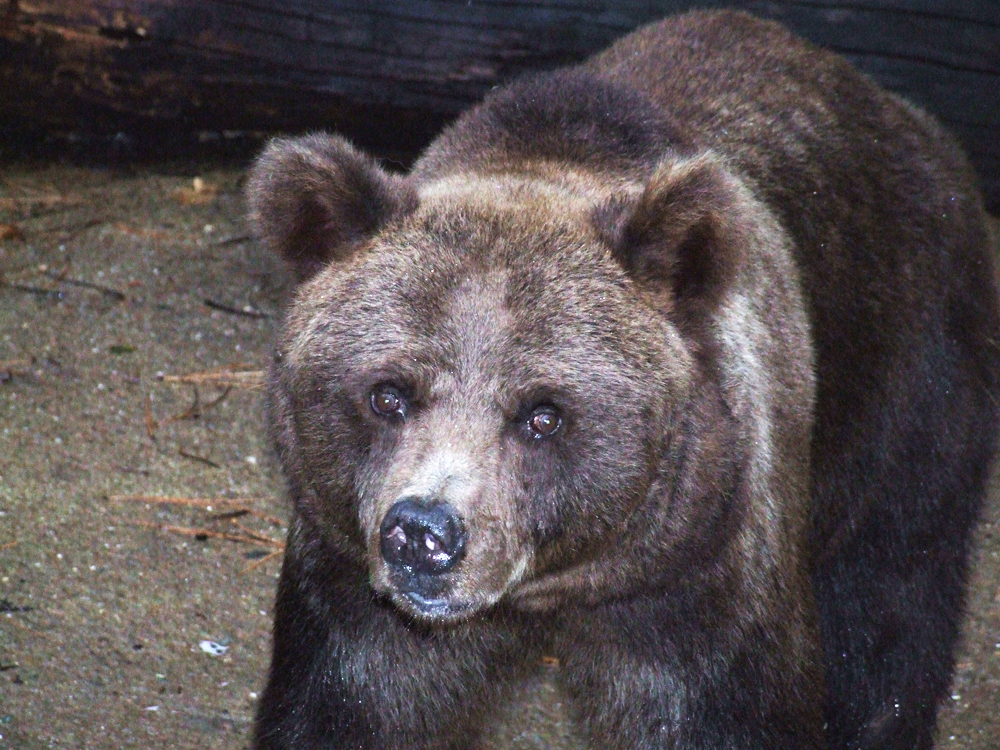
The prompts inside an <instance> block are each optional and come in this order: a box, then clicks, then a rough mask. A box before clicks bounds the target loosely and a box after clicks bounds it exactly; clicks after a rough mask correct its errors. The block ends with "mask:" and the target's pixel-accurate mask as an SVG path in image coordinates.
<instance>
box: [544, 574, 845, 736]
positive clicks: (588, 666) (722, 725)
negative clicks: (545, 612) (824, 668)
mask: <svg viewBox="0 0 1000 750" xmlns="http://www.w3.org/2000/svg"><path fill="white" fill-rule="evenodd" d="M660 597H662V598H660ZM685 598H686V597H685V596H684V595H683V594H679V595H678V596H677V597H676V598H668V595H662V594H661V595H658V596H657V597H650V598H639V599H634V600H628V601H617V602H610V603H606V604H602V605H599V606H597V607H593V608H589V609H582V608H581V610H580V611H577V612H572V613H567V615H566V617H565V618H564V621H563V625H562V627H561V628H560V631H561V632H560V634H559V636H558V645H557V648H556V651H557V654H558V656H559V658H560V662H561V664H562V669H561V670H560V679H561V681H562V683H563V686H564V688H565V689H566V690H567V692H568V693H569V695H570V696H571V698H572V701H573V704H574V709H575V712H576V714H577V719H578V721H579V723H580V725H581V728H582V729H583V730H584V733H585V734H586V735H588V736H589V738H590V741H591V746H592V747H595V748H597V747H613V748H617V749H618V750H639V749H640V748H641V749H642V750H652V749H653V748H671V749H673V748H684V750H720V749H721V748H726V750H751V749H752V750H821V749H822V748H826V747H827V744H826V741H825V739H824V730H823V721H822V714H821V709H822V706H823V689H822V678H821V675H820V670H819V667H818V662H817V657H818V654H816V647H815V632H814V630H815V629H814V628H812V627H808V626H804V625H802V624H795V623H790V622H788V621H785V622H779V621H775V622H772V623H769V624H768V625H762V624H761V623H760V622H759V621H758V622H752V621H748V620H747V621H743V622H740V621H738V620H731V619H728V620H727V616H728V615H729V614H730V613H728V612H726V613H721V612H719V611H714V612H710V613H708V614H705V611H704V610H702V613H701V614H699V613H698V609H699V608H697V607H690V606H685V605H686V604H689V603H690V602H685V601H683V600H684V599H685ZM720 609H723V610H724V609H725V607H721V608H720ZM789 614H790V615H791V617H793V618H795V617H796V615H795V614H792V613H789Z"/></svg>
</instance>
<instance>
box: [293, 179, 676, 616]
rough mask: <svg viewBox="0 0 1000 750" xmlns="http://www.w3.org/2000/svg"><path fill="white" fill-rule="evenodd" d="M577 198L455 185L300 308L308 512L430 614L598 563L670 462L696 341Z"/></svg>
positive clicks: (298, 378)
mask: <svg viewBox="0 0 1000 750" xmlns="http://www.w3.org/2000/svg"><path fill="white" fill-rule="evenodd" d="M560 198H562V199H560ZM571 203H572V202H571V201H569V202H568V201H567V200H566V199H565V197H564V196H560V195H557V194H553V193H552V191H547V190H545V189H540V188H537V187H536V186H533V185H531V184H530V183H515V182H512V181H510V180H506V181H501V180H489V181H487V180H482V181H473V182H469V181H464V182H463V183H462V184H461V185H460V186H454V187H452V188H447V187H446V188H438V189H437V190H436V191H433V192H432V193H431V194H427V195H423V196H421V200H420V207H419V208H418V209H417V210H416V211H415V212H414V213H413V214H411V215H409V216H407V217H405V218H404V219H403V220H402V221H400V222H398V223H396V224H394V225H393V226H391V227H389V228H387V229H386V230H384V231H383V232H381V233H380V234H378V235H377V236H376V237H374V238H373V239H372V240H371V242H370V243H369V244H367V245H366V246H364V247H363V248H360V249H359V250H358V251H357V252H356V254H354V255H353V256H352V257H351V258H350V259H348V260H346V261H345V262H343V263H334V264H332V265H331V266H329V267H327V268H326V269H325V270H323V271H322V272H320V273H319V274H318V275H317V276H316V277H314V278H313V279H312V280H311V281H309V282H307V283H306V285H305V286H304V287H303V288H302V289H301V290H300V292H299V294H298V301H297V303H296V305H295V307H294V308H293V310H292V312H291V314H290V316H289V320H288V324H287V325H286V333H285V339H284V341H283V343H282V345H281V351H282V362H281V366H280V368H279V369H280V376H279V379H278V384H279V386H278V387H280V388H282V389H283V390H284V391H285V392H284V393H282V394H281V396H280V397H279V398H280V399H282V400H284V401H285V402H286V403H287V410H286V414H287V415H288V416H289V418H290V419H291V421H292V424H290V425H287V426H285V429H286V430H292V431H294V437H293V438H291V440H290V442H291V443H292V444H293V447H292V450H294V451H295V452H296V454H297V455H296V459H295V461H294V464H295V466H298V467H303V468H305V469H306V472H307V475H306V476H303V477H302V478H301V481H303V482H304V483H307V484H308V485H309V488H310V492H309V493H308V494H307V495H306V496H305V497H308V498H309V501H308V502H309V504H310V505H311V506H312V507H309V508H308V509H307V512H308V513H309V514H310V515H312V516H313V517H315V518H316V519H318V520H319V524H320V527H321V528H322V529H323V530H324V531H325V533H327V534H329V535H331V536H333V537H340V538H341V539H340V540H339V541H338V542H336V543H339V544H341V545H346V544H348V543H349V542H348V540H351V541H353V542H354V543H355V544H358V545H362V546H363V549H364V553H363V554H364V556H365V560H366V561H367V566H368V570H369V574H370V580H371V582H372V585H373V586H374V588H375V589H376V590H377V591H379V592H382V593H385V594H388V595H390V596H391V597H392V598H393V600H394V601H395V602H396V604H397V605H398V606H399V607H400V608H402V609H404V610H405V611H407V612H409V613H411V614H413V615H417V616H420V617H430V618H435V619H451V618H457V617H462V616H465V615H467V614H469V613H471V612H474V611H476V610H479V609H481V608H483V607H486V606H488V605H491V604H493V603H494V602H496V601H497V600H498V599H499V598H500V597H502V596H503V595H504V594H505V593H507V592H510V591H512V590H516V589H517V587H518V585H519V584H520V583H521V582H522V581H524V580H526V579H530V578H531V577H533V576H538V575H543V574H544V573H545V571H546V570H547V569H550V568H552V567H558V566H561V565H564V564H567V563H570V562H572V559H576V558H579V557H586V556H587V555H588V550H589V549H591V548H595V547H597V546H598V545H604V544H606V543H607V540H608V539H609V538H612V537H613V536H614V535H616V533H617V530H619V529H621V528H623V527H624V526H625V525H626V524H627V519H628V518H629V516H630V512H631V511H632V509H633V508H634V507H635V505H636V504H637V503H638V502H640V501H641V499H642V498H643V497H644V496H645V494H646V492H647V490H648V488H649V485H650V482H651V481H652V478H653V476H654V474H655V471H656V468H657V463H658V456H659V455H660V454H661V453H662V451H663V443H664V440H665V438H666V435H665V434H664V425H665V424H666V423H667V419H666V417H667V410H668V405H669V402H670V399H671V397H673V398H676V397H677V396H678V394H680V393H681V392H682V391H683V390H684V387H685V381H684V371H685V368H684V367H682V366H680V365H681V364H682V363H683V362H684V361H685V358H686V357H687V354H686V352H685V350H684V347H683V344H682V342H681V340H680V338H679V337H678V336H677V335H676V334H675V333H674V332H672V330H671V329H670V327H669V326H667V325H666V324H665V323H664V322H663V320H662V318H660V317H659V316H656V315H654V314H652V311H651V310H650V311H649V312H648V313H647V314H643V313H642V310H643V309H645V308H642V307H637V305H636V304H635V297H636V290H635V288H634V284H633V283H632V281H631V280H630V279H629V278H628V277H627V276H626V274H625V273H624V271H623V270H622V269H621V267H620V265H618V264H617V263H615V262H614V261H613V259H612V257H611V254H610V251H609V249H608V248H607V247H606V246H605V245H604V244H603V243H602V242H601V239H600V237H599V235H598V233H597V232H596V231H594V230H593V229H591V225H590V222H589V220H588V215H587V213H586V210H585V209H586V207H585V206H583V205H580V206H576V207H574V206H572V205H571ZM664 362H676V363H678V367H677V368H676V371H675V372H671V371H670V370H669V369H664V368H663V363H664ZM571 558H572V559H571Z"/></svg>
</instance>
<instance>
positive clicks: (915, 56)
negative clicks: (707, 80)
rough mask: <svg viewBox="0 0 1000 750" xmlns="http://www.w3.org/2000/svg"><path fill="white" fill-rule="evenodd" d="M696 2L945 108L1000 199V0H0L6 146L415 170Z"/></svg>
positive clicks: (991, 198) (1, 152) (11, 150)
mask: <svg viewBox="0 0 1000 750" xmlns="http://www.w3.org/2000/svg"><path fill="white" fill-rule="evenodd" d="M693 7H739V8H743V9H746V10H749V11H751V12H754V13H756V14H758V15H761V16H765V17H768V18H773V19H776V20H779V21H781V22H782V23H784V24H786V25H787V26H789V27H790V28H791V29H793V30H794V31H796V32H798V33H799V34H801V35H803V36H805V37H807V38H808V39H811V40H812V41H814V42H816V43H817V44H820V45H822V46H824V47H827V48H829V49H833V50H836V51H838V52H840V53H842V54H844V55H845V56H847V57H848V58H849V59H851V60H852V62H854V63H855V64H856V65H857V66H858V67H859V68H860V69H862V70H863V71H865V72H866V73H868V74H869V75H871V76H872V77H874V78H875V79H876V80H878V81H879V82H880V83H882V84H883V85H884V86H886V87H888V88H889V89H892V90H893V91H896V92H899V93H901V94H903V95H904V96H906V97H907V98H909V99H910V100H912V101H914V102H916V103H917V104H920V105H921V106H923V107H925V108H926V109H928V110H930V111H931V112H933V113H934V114H936V115H937V116H938V117H939V118H941V119H942V120H943V121H944V122H945V123H946V124H947V125H948V127H949V128H950V129H951V130H952V131H953V132H954V133H955V134H956V135H957V136H958V137H959V138H960V139H961V141H962V142H963V144H964V146H965V148H966V150H967V151H968V153H969V154H970V156H971V158H972V160H973V162H974V163H975V165H976V168H977V170H978V172H979V174H980V176H981V178H982V182H983V187H984V190H985V192H986V195H987V202H988V205H989V206H990V208H991V210H992V211H993V212H994V213H997V212H1000V3H998V2H996V1H995V0H837V1H831V0H774V1H771V2H767V1H763V0H746V1H744V2H691V1H690V0H650V1H648V2H629V1H628V0H617V1H615V0H607V1H605V2H593V1H591V0H532V1H531V2H528V1H526V0H458V1H454V0H406V2H391V1H387V0H353V1H345V0H137V1H136V2H129V3H123V2H121V0H62V1H61V2H60V1H53V0H48V1H47V0H40V1H38V2H31V3H27V2H23V1H22V0H0V105H2V106H0V159H2V160H11V159H20V158H24V157H25V156H32V155H36V156H37V155H40V156H42V157H46V156H51V155H53V154H55V155H58V156H59V157H61V158H63V157H65V158H73V159H85V160H94V161H101V160H107V161H110V162H113V163H128V162H131V161H135V160H144V159H162V158H176V157H178V156H182V157H183V156H192V157H203V156H204V155H205V154H212V153H218V154H223V155H235V156H237V157H238V158H244V159H245V158H247V157H248V156H249V154H251V153H253V152H254V151H255V150H256V149H257V148H258V147H259V142H260V140H261V139H262V138H263V137H264V135H265V134H268V133H274V132H279V131H285V132H301V131H304V130H310V129H319V128H323V129H334V130H337V131H340V132H342V133H344V134H346V135H347V136H349V137H351V138H352V139H353V140H354V141H355V142H357V143H358V144H359V145H361V146H363V147H365V148H368V149H371V150H373V151H375V152H376V153H379V154H381V155H383V156H385V157H388V158H390V159H392V160H396V161H398V162H399V163H400V164H401V165H403V166H405V165H406V163H407V162H408V161H409V160H410V159H412V157H413V155H414V154H415V153H416V152H417V151H418V150H419V149H420V148H421V147H422V146H423V145H424V144H426V143H427V142H428V141H429V140H430V139H431V138H432V137H433V135H434V134H435V133H436V132H437V131H438V130H439V129H440V127H441V126H442V125H443V124H444V123H445V122H447V121H448V120H449V119H450V118H452V117H454V116H455V115H456V114H457V113H458V112H460V111H461V110H462V109H464V108H466V107H467V106H468V105H469V104H471V103H473V102H475V101H476V100H478V99H479V98H481V97H482V95H483V94H484V93H485V92H486V91H488V90H489V89H490V88H491V87H493V86H495V85H497V84H499V83H502V82H504V81H507V80H510V79H511V78H513V77H515V76H517V75H519V74H521V73H523V72H525V71H534V70H539V69H544V68H551V67H555V66H558V65H563V64H566V63H570V62H573V61H576V60H580V59H582V58H584V57H586V56H587V55H589V54H591V53H592V52H595V51H597V50H599V49H601V48H603V47H605V46H607V44H608V43H609V42H610V41H612V40H613V39H615V38H617V37H619V36H621V35H623V34H625V33H627V32H628V31H629V30H630V29H632V28H634V27H636V26H638V25H640V24H642V23H646V22H648V21H652V20H655V19H657V18H660V17H662V16H665V15H668V14H670V13H676V12H678V11H682V10H686V9H689V8H693Z"/></svg>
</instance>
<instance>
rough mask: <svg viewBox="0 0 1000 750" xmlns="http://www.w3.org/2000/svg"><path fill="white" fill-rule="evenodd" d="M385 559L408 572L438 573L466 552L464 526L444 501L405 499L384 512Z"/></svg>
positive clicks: (454, 562) (401, 570)
mask: <svg viewBox="0 0 1000 750" xmlns="http://www.w3.org/2000/svg"><path fill="white" fill-rule="evenodd" d="M379 533H380V536H381V551H382V558H383V559H384V560H385V561H386V563H388V565H389V567H391V568H393V569H394V570H396V571H397V572H403V573H406V574H409V575H421V574H422V575H439V574H441V573H445V572H447V571H449V570H451V569H452V568H453V567H454V566H455V565H456V564H457V563H458V562H459V560H461V559H462V556H463V555H464V553H465V539H466V533H465V525H464V524H463V523H462V519H461V518H460V517H459V515H458V513H456V512H455V509H454V508H452V507H451V506H450V505H449V504H448V503H445V502H435V501H431V502H427V501H425V500H424V499H423V498H419V497H412V498H404V499H402V500H400V501H399V502H397V503H396V504H395V505H393V506H392V507H391V508H390V509H389V512H388V513H386V514H385V518H384V519H383V520H382V524H381V526H380V527H379Z"/></svg>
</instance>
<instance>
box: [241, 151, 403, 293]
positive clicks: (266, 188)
mask: <svg viewBox="0 0 1000 750" xmlns="http://www.w3.org/2000/svg"><path fill="white" fill-rule="evenodd" d="M247 203H248V205H249V209H250V222H251V225H252V226H253V229H254V231H255V232H256V234H257V236H258V237H259V238H260V240H261V241H262V242H263V243H264V244H265V246H267V247H268V248H269V249H270V250H272V251H273V252H276V253H278V254H280V255H281V256H282V257H284V258H285V260H287V261H288V262H290V263H291V264H292V266H293V267H294V268H295V271H296V274H297V275H298V278H299V280H300V281H304V280H305V279H308V278H309V277H310V276H312V275H313V274H315V273H316V272H317V271H319V270H320V269H322V268H323V267H324V266H326V265H327V264H329V263H331V262H333V261H336V260H340V259H343V258H344V257H346V256H347V255H349V254H350V253H351V251H352V250H353V249H354V248H355V247H356V245H357V243H358V242H360V241H363V240H365V239H367V238H369V237H371V236H372V235H374V234H375V233H376V232H377V231H378V230H379V229H380V228H381V227H382V226H384V225H385V224H386V223H387V222H389V221H390V220H391V219H393V218H395V217H397V216H401V215H404V214H407V213H410V212H412V211H413V210H415V209H416V206H417V194H416V191H415V190H414V189H413V188H412V186H411V185H410V184H409V182H407V180H406V179H404V178H402V177H397V176H395V175H391V174H389V173H387V172H385V171H384V170H382V169H381V168H380V167H379V166H378V165H377V164H376V163H375V162H374V160H372V159H371V158H370V157H368V156H366V155H364V154H362V153H361V152H359V151H358V150H356V149H355V148H354V147H353V146H351V145H350V144H349V143H348V142H347V141H346V140H344V139H343V138H340V137H338V136H332V135H326V134H317V135H309V136H304V137H302V138H293V139H284V138H279V139H275V140H273V141H271V143H270V144H269V145H268V147H267V148H266V149H265V151H264V153H263V154H261V156H260V157H259V158H258V159H257V162H256V163H255V164H254V166H253V169H252V170H251V172H250V179H249V181H248V183H247Z"/></svg>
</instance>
